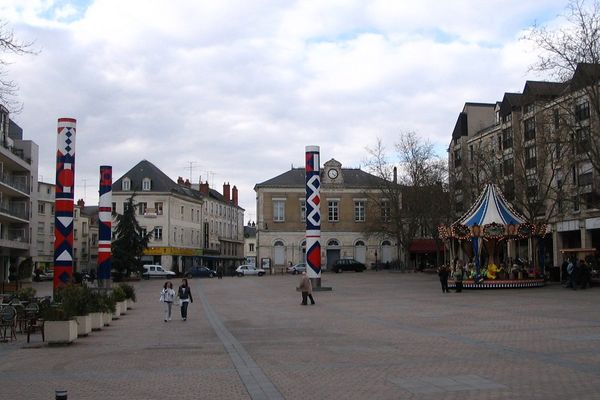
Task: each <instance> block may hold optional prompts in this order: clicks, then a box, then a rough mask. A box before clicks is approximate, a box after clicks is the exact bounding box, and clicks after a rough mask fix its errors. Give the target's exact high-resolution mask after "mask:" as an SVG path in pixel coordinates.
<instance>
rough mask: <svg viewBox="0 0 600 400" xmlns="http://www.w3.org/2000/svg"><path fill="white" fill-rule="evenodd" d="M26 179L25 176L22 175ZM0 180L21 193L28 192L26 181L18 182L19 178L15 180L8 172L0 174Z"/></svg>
mask: <svg viewBox="0 0 600 400" xmlns="http://www.w3.org/2000/svg"><path fill="white" fill-rule="evenodd" d="M23 178H25V179H26V177H23ZM0 182H2V183H4V184H7V185H8V186H10V187H12V188H13V189H17V190H20V191H21V192H23V193H29V187H28V186H27V184H26V183H23V182H20V180H16V179H15V177H14V176H12V175H9V174H6V173H4V174H0Z"/></svg>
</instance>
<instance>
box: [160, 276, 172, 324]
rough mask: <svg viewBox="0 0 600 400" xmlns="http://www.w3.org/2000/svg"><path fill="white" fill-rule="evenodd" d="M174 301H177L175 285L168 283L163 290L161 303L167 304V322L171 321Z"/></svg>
mask: <svg viewBox="0 0 600 400" xmlns="http://www.w3.org/2000/svg"><path fill="white" fill-rule="evenodd" d="M173 300H175V291H174V290H173V284H172V283H171V281H166V282H165V286H164V287H163V290H161V292H160V301H161V302H163V303H164V304H165V322H167V321H170V320H171V307H173Z"/></svg>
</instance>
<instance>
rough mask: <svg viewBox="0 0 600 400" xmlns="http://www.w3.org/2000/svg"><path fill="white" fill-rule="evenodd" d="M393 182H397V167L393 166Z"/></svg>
mask: <svg viewBox="0 0 600 400" xmlns="http://www.w3.org/2000/svg"><path fill="white" fill-rule="evenodd" d="M394 183H398V168H396V167H394Z"/></svg>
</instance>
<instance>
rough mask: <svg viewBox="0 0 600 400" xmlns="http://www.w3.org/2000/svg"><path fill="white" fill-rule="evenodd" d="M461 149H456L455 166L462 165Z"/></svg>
mask: <svg viewBox="0 0 600 400" xmlns="http://www.w3.org/2000/svg"><path fill="white" fill-rule="evenodd" d="M460 164H461V162H460V149H457V150H454V168H458V167H460Z"/></svg>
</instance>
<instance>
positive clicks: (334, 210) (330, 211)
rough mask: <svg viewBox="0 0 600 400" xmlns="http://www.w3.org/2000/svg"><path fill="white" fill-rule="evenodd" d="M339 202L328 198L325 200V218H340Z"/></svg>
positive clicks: (332, 220) (337, 219)
mask: <svg viewBox="0 0 600 400" xmlns="http://www.w3.org/2000/svg"><path fill="white" fill-rule="evenodd" d="M339 205H340V202H339V201H338V200H329V201H328V202H327V220H328V221H329V222H337V221H339V220H340V206H339Z"/></svg>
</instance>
